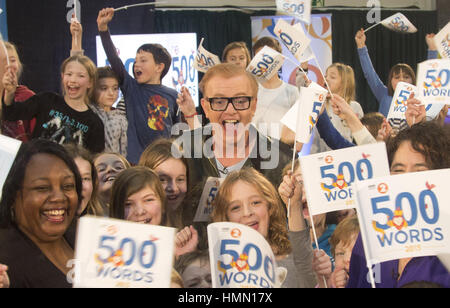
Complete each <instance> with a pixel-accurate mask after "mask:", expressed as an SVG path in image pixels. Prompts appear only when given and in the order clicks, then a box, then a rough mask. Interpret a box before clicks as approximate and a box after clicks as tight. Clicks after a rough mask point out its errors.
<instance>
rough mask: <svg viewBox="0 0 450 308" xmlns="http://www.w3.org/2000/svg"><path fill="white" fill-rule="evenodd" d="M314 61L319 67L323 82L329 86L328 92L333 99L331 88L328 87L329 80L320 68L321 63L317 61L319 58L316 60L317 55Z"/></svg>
mask: <svg viewBox="0 0 450 308" xmlns="http://www.w3.org/2000/svg"><path fill="white" fill-rule="evenodd" d="M313 54H314V53H313ZM314 61H315V62H316V64H317V67H318V68H319V71H320V74H322V77H323V81H324V82H325V85H326V86H327V89H328V92H330V94H331V97H333V92H331V89H330V86H329V85H328V82H327V79H326V78H325V75H324V74H323V72H322V69H321V68H320V64H319V61H317V58H316V55H315V54H314Z"/></svg>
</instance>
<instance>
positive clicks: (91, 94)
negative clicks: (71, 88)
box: [61, 55, 98, 105]
mask: <svg viewBox="0 0 450 308" xmlns="http://www.w3.org/2000/svg"><path fill="white" fill-rule="evenodd" d="M70 62H78V63H80V64H81V65H83V67H84V68H85V69H86V71H87V73H88V75H89V80H90V81H91V82H92V87H90V88H89V89H88V91H87V95H86V97H85V103H86V104H87V105H89V104H90V103H91V102H94V101H95V85H96V84H97V79H98V78H97V76H98V75H97V66H95V64H94V62H92V60H91V59H89V58H88V57H86V56H83V55H74V56H71V57H69V58H67V59H66V60H64V62H63V63H62V64H61V74H64V72H65V70H66V67H67V65H68V64H69V63H70ZM61 82H62V81H61ZM62 90H63V94H65V93H64V85H62Z"/></svg>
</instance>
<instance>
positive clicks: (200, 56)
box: [194, 39, 220, 73]
mask: <svg viewBox="0 0 450 308" xmlns="http://www.w3.org/2000/svg"><path fill="white" fill-rule="evenodd" d="M202 43H203V39H202V41H201V42H200V45H199V46H198V50H197V56H196V57H195V61H194V68H195V69H196V70H197V71H199V72H202V73H206V71H207V70H208V69H209V68H211V67H213V66H214V65H216V64H220V59H219V57H218V56H216V55H215V54H213V53H210V52H209V51H207V50H206V49H205V48H203V46H202Z"/></svg>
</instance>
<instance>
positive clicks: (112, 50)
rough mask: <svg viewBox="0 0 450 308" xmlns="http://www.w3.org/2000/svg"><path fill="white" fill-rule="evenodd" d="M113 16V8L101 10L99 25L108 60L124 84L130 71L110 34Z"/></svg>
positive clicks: (120, 81) (98, 18)
mask: <svg viewBox="0 0 450 308" xmlns="http://www.w3.org/2000/svg"><path fill="white" fill-rule="evenodd" d="M113 17H114V9H113V8H106V9H102V10H100V11H99V12H98V17H97V26H98V31H99V34H100V38H101V40H102V45H103V49H104V50H105V53H106V56H107V57H108V61H109V63H110V65H111V68H112V69H113V70H114V72H115V73H116V74H117V76H118V78H119V84H120V85H122V84H123V81H124V79H125V74H128V73H127V71H126V69H125V66H124V65H123V63H122V60H120V58H119V55H118V54H117V51H116V47H115V46H114V43H113V41H112V39H111V35H110V34H109V29H108V24H109V22H110V21H111V20H112V19H113Z"/></svg>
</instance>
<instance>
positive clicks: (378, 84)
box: [355, 29, 388, 104]
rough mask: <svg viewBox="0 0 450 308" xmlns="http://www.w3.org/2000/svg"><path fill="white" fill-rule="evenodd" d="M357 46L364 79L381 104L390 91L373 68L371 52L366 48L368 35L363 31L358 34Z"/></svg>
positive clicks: (356, 38) (356, 37)
mask: <svg viewBox="0 0 450 308" xmlns="http://www.w3.org/2000/svg"><path fill="white" fill-rule="evenodd" d="M355 42H356V46H357V47H358V56H359V60H360V62H361V68H362V70H363V73H364V77H365V78H366V80H367V83H368V84H369V87H370V89H371V90H372V93H373V94H374V95H375V97H376V98H377V100H378V102H379V103H380V104H381V102H382V100H383V97H384V96H386V95H388V89H387V87H386V86H385V85H384V84H383V82H382V81H381V79H380V77H379V76H378V74H377V72H376V71H375V68H374V67H373V64H372V60H371V59H370V56H369V51H368V50H367V46H366V35H365V34H364V30H363V29H361V30H359V31H358V32H357V33H356V36H355Z"/></svg>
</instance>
